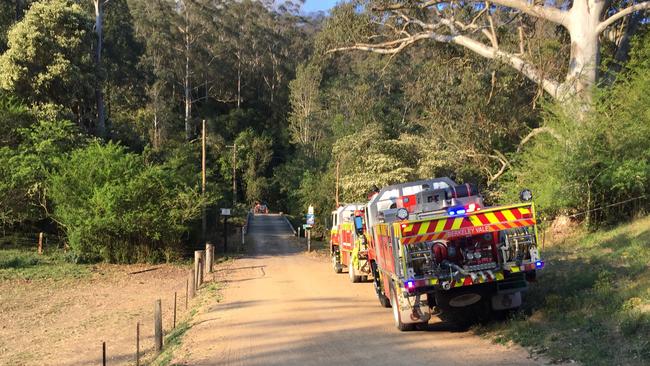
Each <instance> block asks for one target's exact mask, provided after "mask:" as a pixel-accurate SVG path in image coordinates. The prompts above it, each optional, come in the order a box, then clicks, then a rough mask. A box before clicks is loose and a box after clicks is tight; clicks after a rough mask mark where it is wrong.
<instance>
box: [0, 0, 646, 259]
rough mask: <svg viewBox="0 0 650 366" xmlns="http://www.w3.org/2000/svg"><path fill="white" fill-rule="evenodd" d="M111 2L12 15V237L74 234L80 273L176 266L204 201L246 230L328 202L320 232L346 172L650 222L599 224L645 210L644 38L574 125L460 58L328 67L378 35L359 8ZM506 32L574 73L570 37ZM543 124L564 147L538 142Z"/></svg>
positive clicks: (4, 182) (4, 25) (544, 138)
mask: <svg viewBox="0 0 650 366" xmlns="http://www.w3.org/2000/svg"><path fill="white" fill-rule="evenodd" d="M102 4H103V18H101V19H97V18H96V14H95V9H94V6H93V3H92V2H91V1H85V0H83V1H82V0H41V1H27V0H25V1H9V2H4V3H3V4H2V5H0V74H2V75H3V78H2V79H1V80H0V88H1V89H2V91H1V93H2V94H1V96H0V131H1V132H2V134H0V224H1V225H2V229H3V232H4V233H11V232H17V233H20V232H23V233H33V232H36V231H46V232H48V233H49V234H55V235H58V234H62V237H63V238H64V240H63V243H61V244H62V245H66V244H67V245H68V246H69V247H70V248H71V249H72V251H73V254H74V255H73V257H74V256H76V257H77V259H80V260H82V259H83V260H87V259H103V260H107V261H119V262H133V261H141V260H151V261H157V260H163V259H167V260H168V259H170V258H173V257H174V256H176V255H178V254H179V253H182V252H184V251H185V250H187V249H189V248H190V247H191V246H193V245H195V244H198V243H199V242H200V241H201V240H203V239H204V238H202V235H203V234H202V233H201V232H200V226H201V225H200V221H201V206H202V205H203V204H206V205H207V206H208V207H207V220H208V221H209V222H215V220H216V219H217V215H216V214H215V213H216V212H217V209H218V208H219V207H229V206H231V205H232V204H233V202H237V205H236V207H235V208H236V209H237V211H236V212H237V213H238V214H239V213H241V214H242V215H243V213H244V212H245V208H246V207H247V206H248V205H250V204H251V203H253V202H255V201H264V202H267V203H268V204H269V206H270V207H271V209H272V210H277V211H284V212H288V213H290V214H292V215H294V216H296V217H300V216H301V215H302V214H303V213H304V212H305V210H306V208H307V207H308V206H309V205H314V206H315V208H316V213H317V218H318V220H317V224H318V225H317V226H318V229H323V228H324V226H326V225H325V224H326V218H327V217H329V212H330V210H332V209H333V208H334V206H335V202H336V199H337V198H336V197H335V192H336V190H337V172H338V176H339V177H338V188H339V192H340V197H339V201H340V202H351V201H364V200H365V198H366V195H367V193H368V191H369V190H370V189H371V188H372V187H373V186H378V187H381V186H383V185H386V184H391V183H396V182H402V181H406V180H412V179H418V178H423V177H431V176H450V177H452V178H455V179H456V180H458V181H459V182H467V181H471V182H474V183H478V184H479V186H480V188H481V191H482V192H483V194H484V195H485V196H486V198H487V200H488V201H489V203H509V202H512V201H514V200H516V197H517V194H516V193H517V192H518V191H519V190H520V189H521V188H523V187H530V188H532V189H533V191H534V193H535V195H536V196H537V198H538V203H539V206H540V208H541V210H542V212H543V213H544V214H547V215H556V214H560V213H562V214H572V213H579V212H578V211H582V210H585V209H598V210H597V211H594V212H593V213H591V214H589V215H587V216H586V217H587V218H588V219H589V220H590V222H592V223H595V224H600V223H603V222H614V221H618V220H621V219H622V218H623V217H625V216H629V215H630V213H636V212H640V211H643V210H644V209H645V208H646V207H647V202H648V200H647V198H646V199H645V200H634V201H630V202H629V204H626V205H619V206H613V207H611V208H606V209H604V210H601V209H600V208H601V206H603V205H608V204H612V203H617V202H620V201H625V200H628V199H632V198H636V197H638V196H643V195H647V194H648V184H649V182H648V176H649V170H648V169H650V168H649V166H648V163H647V162H648V160H649V159H648V143H647V141H648V139H649V137H650V136H649V134H650V132H648V127H647V126H648V125H649V123H647V121H648V118H649V117H648V113H649V112H648V108H647V105H648V100H647V96H648V95H650V93H649V90H648V84H649V82H650V81H649V80H648V77H647V75H648V71H649V67H648V64H647V61H645V60H647V59H648V55H650V52H649V51H648V38H647V36H645V33H646V32H647V26H646V25H645V24H640V25H639V29H638V32H637V34H638V35H637V38H638V39H637V42H636V43H635V44H634V45H633V46H632V50H633V54H634V56H633V57H632V60H631V61H629V62H625V57H624V58H620V57H619V55H618V54H616V53H617V49H616V47H615V45H616V43H615V42H610V41H606V42H605V41H603V42H604V43H603V44H604V47H603V59H613V58H616V62H617V65H619V66H622V70H623V71H621V72H618V73H612V72H610V71H607V72H608V73H609V75H612V76H613V77H610V78H608V79H607V80H608V82H607V83H606V84H603V85H602V86H601V88H600V89H598V90H596V91H595V94H594V95H595V96H594V98H593V105H592V106H590V107H589V108H587V109H585V112H584V113H578V115H576V114H575V113H569V112H568V111H570V110H571V109H570V108H566V107H567V106H566V105H565V104H562V103H560V104H553V103H552V102H550V101H549V98H546V97H545V95H544V93H543V91H542V90H541V89H540V88H539V86H538V85H536V84H535V83H533V82H531V81H530V80H529V79H527V78H526V77H524V76H522V75H521V74H520V73H519V72H517V70H514V69H513V68H512V67H510V66H508V65H506V64H504V63H501V62H500V61H499V60H490V59H486V58H483V57H480V56H477V55H476V54H474V53H472V52H471V51H468V50H467V49H464V48H462V47H456V46H454V45H450V44H442V43H434V42H421V43H418V44H417V45H413V46H412V47H406V48H404V49H403V50H402V51H401V52H399V53H397V54H395V55H391V56H381V55H376V54H370V53H358V52H342V53H329V52H327V51H328V50H330V49H331V48H332V47H336V46H340V45H342V44H349V43H351V42H355V41H363V40H365V39H367V37H369V36H371V35H373V34H376V33H377V32H378V31H380V29H379V26H378V24H377V21H376V20H377V19H375V18H373V16H374V15H373V14H372V13H371V12H368V11H367V10H368V9H366V8H364V7H361V8H359V7H357V6H356V5H358V4H357V3H354V4H341V5H339V6H338V7H336V8H335V9H333V11H332V13H331V15H330V16H326V17H312V16H304V15H301V14H300V12H299V10H298V9H299V7H300V2H299V1H295V2H284V3H282V4H279V3H272V2H270V1H262V2H260V1H252V0H246V1H227V0H218V1H215V0H183V1H171V0H151V1H145V0H111V1H110V2H104V3H102ZM368 4H370V3H369V2H368ZM363 9H365V10H363ZM506 15H507V14H498V17H499V18H498V19H497V20H500V21H502V20H504V19H505V18H504V16H506ZM495 16H497V15H495ZM97 21H100V23H101V24H102V26H103V27H102V29H103V38H102V43H101V44H100V43H99V42H98V41H99V38H98V35H97V34H96V30H97V29H96V28H95V24H96V22H97ZM515 23H516V24H515ZM500 24H502V25H500V26H499V27H498V29H496V30H495V32H496V33H498V36H499V42H500V43H501V45H502V46H503V47H506V48H517V49H519V47H520V46H522V45H521V44H520V40H519V38H518V37H513V36H512V34H516V32H514V33H513V32H512V31H513V29H514V28H513V27H522V30H523V31H525V32H526V36H527V38H526V42H525V45H523V46H524V48H525V51H526V52H527V56H526V59H527V60H529V61H530V62H533V63H534V64H535V66H536V67H537V69H539V70H542V72H544V73H545V74H548V75H552V76H553V77H558V76H559V75H563V74H564V73H565V72H566V64H567V63H568V62H567V61H568V60H567V59H566V58H567V52H565V51H567V48H566V47H565V45H566V43H567V42H566V41H567V33H566V31H564V30H562V29H560V28H558V27H555V26H553V25H552V24H547V23H536V22H533V21H531V19H527V18H526V19H521V20H517V22H512V24H510V23H507V22H506V23H503V22H502V23H500ZM509 27H510V28H509ZM98 49H99V50H101V51H102V52H101V57H99V58H98V55H99V53H98V52H97V51H98ZM614 56H616V57H614ZM621 60H622V61H621ZM607 64H608V63H604V65H607ZM563 65H565V66H563ZM99 96H103V100H104V107H105V111H104V114H105V116H106V133H104V130H103V129H101V128H100V126H99V123H98V122H99V120H100V118H99V115H100V113H99V112H98V111H99V110H100V108H99V105H100V104H101V103H98V101H99V100H100V99H102V98H100V97H99ZM578 119H579V120H580V122H579V123H576V120H578ZM202 120H205V122H206V126H207V128H206V130H207V131H206V132H207V139H206V148H207V156H206V163H207V164H206V165H207V168H208V169H207V172H206V174H207V177H206V178H207V187H206V194H205V195H202V194H201V174H200V169H201V163H200V161H201V150H200V145H201V144H200V142H201V141H200V138H201V127H202V123H201V121H202ZM539 127H543V128H545V129H546V131H552V133H544V132H543V133H539V134H534V135H533V136H529V134H530V133H531V132H533V131H537V130H538V128H539ZM97 137H100V138H99V139H98V138H97ZM235 146H236V149H235ZM233 183H234V185H235V186H236V189H235V191H234V192H233ZM579 217H582V216H579ZM234 221H236V222H242V220H234ZM209 226H210V227H209V231H210V232H208V233H207V234H206V235H207V236H211V235H212V236H214V235H216V232H215V230H218V228H215V227H214V225H209Z"/></svg>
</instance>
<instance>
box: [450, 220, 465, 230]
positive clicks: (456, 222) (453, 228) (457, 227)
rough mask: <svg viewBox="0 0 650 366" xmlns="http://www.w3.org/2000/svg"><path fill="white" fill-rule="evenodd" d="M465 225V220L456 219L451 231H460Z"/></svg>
mask: <svg viewBox="0 0 650 366" xmlns="http://www.w3.org/2000/svg"><path fill="white" fill-rule="evenodd" d="M462 223H463V218H462V217H459V218H457V219H454V223H453V224H452V225H451V230H458V229H460V225H461V224H462Z"/></svg>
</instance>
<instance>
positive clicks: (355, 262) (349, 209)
mask: <svg viewBox="0 0 650 366" xmlns="http://www.w3.org/2000/svg"><path fill="white" fill-rule="evenodd" d="M365 212H366V207H365V204H361V203H354V204H347V205H342V206H341V207H339V208H338V209H336V210H335V211H332V228H331V230H330V255H331V257H332V266H333V267H334V271H335V272H336V273H341V272H343V268H347V270H348V275H349V277H350V281H351V282H353V283H356V282H365V281H367V280H368V275H369V274H370V272H371V271H370V260H369V254H370V251H369V249H370V248H369V237H368V235H367V232H366V225H365Z"/></svg>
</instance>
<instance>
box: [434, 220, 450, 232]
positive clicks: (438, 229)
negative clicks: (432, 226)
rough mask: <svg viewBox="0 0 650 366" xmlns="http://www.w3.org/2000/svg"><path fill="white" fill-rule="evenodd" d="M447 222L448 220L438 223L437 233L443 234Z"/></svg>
mask: <svg viewBox="0 0 650 366" xmlns="http://www.w3.org/2000/svg"><path fill="white" fill-rule="evenodd" d="M446 222H447V219H442V220H438V222H436V232H437V233H439V232H441V231H442V229H444V227H445V223H446Z"/></svg>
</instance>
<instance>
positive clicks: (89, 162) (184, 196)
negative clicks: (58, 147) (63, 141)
mask: <svg viewBox="0 0 650 366" xmlns="http://www.w3.org/2000/svg"><path fill="white" fill-rule="evenodd" d="M175 168H177V167H176V166H174V162H173V161H171V162H167V163H165V164H155V165H154V164H147V163H146V162H145V161H144V158H143V157H142V156H141V155H137V154H133V153H128V152H126V151H125V149H124V148H121V147H119V146H116V145H113V144H110V143H109V144H108V145H101V144H98V143H91V144H90V145H88V146H87V147H86V148H84V149H80V150H76V151H74V152H73V153H72V154H70V157H69V158H68V159H65V160H63V161H61V162H60V164H59V166H58V169H57V170H56V172H55V173H53V174H52V175H51V177H50V178H49V192H48V193H49V195H50V197H51V200H52V202H53V205H54V212H53V217H54V219H55V220H56V221H57V222H58V223H60V225H61V226H63V228H64V230H65V232H66V235H67V238H68V240H69V243H70V247H71V248H72V249H73V251H74V252H75V253H82V254H83V256H82V257H81V258H80V259H81V260H86V259H92V257H93V256H97V257H101V258H102V259H104V260H106V261H110V262H132V261H138V260H139V261H144V260H148V261H159V260H161V259H163V258H164V259H166V260H168V261H169V260H170V259H174V258H177V257H178V256H179V254H180V253H179V245H178V244H179V242H180V240H181V239H182V237H183V235H184V234H185V232H186V230H187V225H188V223H189V222H191V220H194V219H197V218H199V217H200V215H201V207H202V205H203V204H204V199H203V198H202V197H201V195H200V192H198V191H196V190H195V189H193V188H194V187H195V180H194V179H193V178H194V177H193V176H191V175H190V176H184V175H181V174H178V170H176V169H175ZM205 200H206V201H207V198H206V199H205ZM87 257H89V258H87Z"/></svg>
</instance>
